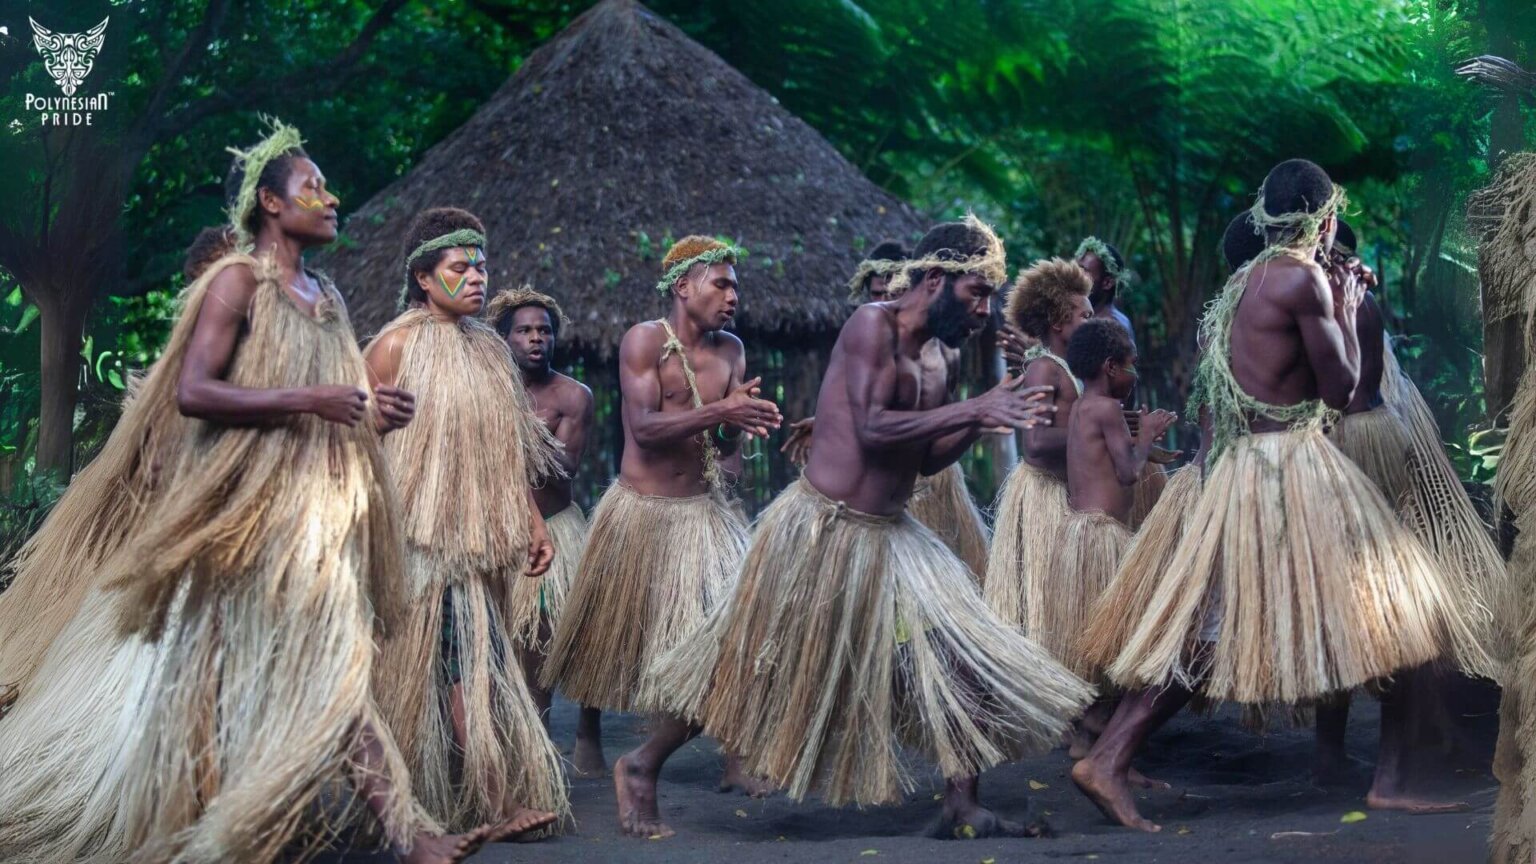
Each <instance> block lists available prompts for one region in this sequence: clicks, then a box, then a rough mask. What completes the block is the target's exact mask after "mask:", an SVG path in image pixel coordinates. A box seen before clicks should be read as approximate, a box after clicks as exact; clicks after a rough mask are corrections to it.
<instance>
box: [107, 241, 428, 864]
mask: <svg viewBox="0 0 1536 864" xmlns="http://www.w3.org/2000/svg"><path fill="white" fill-rule="evenodd" d="M255 270H256V276H257V286H258V287H257V290H256V293H255V296H254V299H253V301H252V305H251V308H250V310H249V315H248V324H249V327H248V332H247V334H246V336H245V337H244V339H243V341H242V342H241V343H240V345H239V346H238V349H237V351H236V353H235V357H234V359H233V361H232V363H231V365H230V369H229V372H228V375H227V380H228V381H229V382H230V383H232V384H234V385H236V386H239V387H251V388H273V387H303V386H313V385H320V384H329V385H337V384H342V385H353V386H357V387H365V386H366V385H367V373H366V370H365V367H364V365H363V360H362V356H361V355H360V354H359V353H358V350H357V343H356V339H355V337H354V336H353V333H352V328H351V326H350V325H349V324H348V322H347V319H346V316H345V312H344V310H343V307H342V305H341V298H340V295H339V294H337V292H336V290H335V288H334V286H332V285H330V284H329V282H323V290H324V294H323V296H322V298H321V300H320V302H319V303H318V304H317V306H316V308H315V311H314V314H313V316H311V315H310V314H308V313H306V312H305V311H303V310H301V309H299V307H298V306H297V305H296V304H295V303H294V301H293V300H292V298H291V297H290V296H289V295H288V293H287V291H286V290H285V289H284V287H283V286H282V284H281V282H280V279H279V274H278V271H277V268H276V267H275V265H273V263H272V262H271V260H270V259H264V260H263V261H261V262H258V263H257V265H256V267H255ZM141 398H144V397H141ZM194 427H195V428H194V432H193V440H192V442H190V444H189V446H187V447H186V448H184V449H183V451H182V452H181V454H180V458H179V460H178V464H177V465H175V466H174V467H173V468H172V469H171V474H170V475H169V476H171V477H173V478H175V482H174V485H172V486H170V487H168V488H167V489H166V490H165V492H164V494H163V495H162V496H161V497H160V499H159V500H158V501H157V502H156V503H155V505H154V506H153V507H152V508H151V510H150V511H149V512H148V513H147V514H146V516H145V520H144V523H145V524H144V527H143V528H142V530H141V531H140V532H139V533H138V535H137V536H136V537H134V538H131V539H130V540H129V542H128V543H126V544H125V545H124V546H123V547H122V548H121V549H120V550H119V551H118V552H117V554H116V555H114V556H113V558H112V559H111V560H109V561H107V562H106V563H105V564H104V565H103V570H104V578H106V579H109V580H111V582H112V584H114V585H115V586H117V587H119V588H121V589H122V592H121V595H120V597H119V602H116V603H115V604H114V605H115V606H117V607H119V608H118V612H119V613H120V614H121V615H122V617H123V618H124V619H125V620H124V623H125V624H126V625H127V626H128V629H129V630H131V631H135V632H144V633H149V634H154V635H159V636H160V645H159V652H160V653H159V658H158V659H159V666H158V668H157V670H156V673H155V675H156V679H155V681H154V682H153V683H152V684H151V686H150V689H149V693H150V700H149V704H148V707H147V709H146V710H147V715H146V716H145V718H144V719H143V721H142V724H140V725H138V726H137V728H135V729H134V738H133V740H132V741H131V742H129V747H128V752H127V753H126V754H125V755H124V757H123V759H122V760H120V761H119V762H115V763H114V769H113V770H114V771H120V772H121V773H122V777H123V779H122V780H121V781H120V782H122V784H123V786H124V791H123V794H122V798H121V800H120V807H121V812H120V813H119V814H118V818H119V819H121V820H122V824H123V826H124V830H125V831H126V836H127V842H128V846H129V848H131V849H133V850H135V852H134V854H133V856H132V860H133V861H135V862H149V864H158V862H169V861H178V862H180V861H187V862H203V861H209V862H212V861H251V862H263V861H273V860H276V859H277V858H278V857H279V856H280V855H288V856H292V857H296V858H299V859H303V858H306V857H309V856H310V855H312V854H314V853H315V852H316V851H318V848H319V847H320V846H321V845H322V844H324V843H325V842H327V841H328V840H329V839H330V838H331V837H332V836H333V834H334V828H335V827H337V826H338V825H339V824H340V823H344V822H346V821H349V817H350V815H352V814H351V812H347V813H342V814H339V815H337V816H333V818H330V819H326V818H322V817H321V815H320V814H321V810H320V808H321V805H322V803H323V802H324V801H326V800H328V799H330V798H331V796H330V795H329V794H328V793H331V792H333V791H334V790H335V789H337V787H338V785H339V784H343V783H346V782H347V781H348V780H349V779H350V778H351V777H353V776H355V775H356V774H357V773H358V772H361V771H363V770H365V766H364V765H363V764H362V763H361V762H359V761H358V758H359V755H360V754H361V753H362V750H363V745H364V744H365V741H366V738H367V735H368V730H372V733H373V734H374V735H375V736H377V738H376V741H377V743H378V745H379V749H380V750H381V752H382V760H383V767H384V770H386V771H387V772H388V776H389V778H390V779H391V781H392V782H393V783H394V788H395V790H396V794H395V795H394V796H393V798H392V799H391V800H390V801H389V802H388V805H387V806H388V810H389V818H387V819H386V820H385V822H386V824H387V825H388V826H389V827H390V829H391V830H392V831H394V832H395V833H394V835H393V836H392V839H394V840H396V841H398V842H409V839H410V837H411V836H412V834H413V833H414V831H415V830H417V828H418V827H419V826H422V825H429V824H430V820H426V819H425V817H424V816H423V815H422V814H421V813H420V812H419V811H418V810H417V809H416V808H415V806H414V803H413V801H412V800H411V798H410V796H409V793H408V792H407V791H406V790H408V789H409V788H410V786H409V774H408V772H407V771H406V770H405V766H404V761H403V759H402V758H401V756H400V753H399V751H398V750H397V749H396V748H395V746H394V742H393V740H392V739H391V738H389V736H388V732H387V730H386V729H385V727H384V726H383V724H382V723H381V722H380V721H379V718H378V711H377V708H376V706H375V704H374V702H373V697H372V691H371V687H370V674H371V671H372V663H373V653H374V644H373V637H374V632H375V628H374V626H373V625H374V610H375V609H383V610H386V615H388V616H389V617H388V618H387V620H389V621H391V622H395V623H398V622H399V620H400V619H399V617H398V612H397V611H396V610H398V609H399V608H400V604H398V602H397V600H396V593H395V592H399V591H400V589H401V587H402V583H403V579H402V577H401V574H400V566H401V562H400V555H399V545H398V544H399V536H400V535H399V528H398V523H397V522H396V520H395V506H396V505H395V503H394V499H393V497H392V494H391V489H390V487H389V484H388V483H387V478H386V477H385V473H384V472H385V468H384V465H383V460H382V454H381V452H380V449H379V442H378V436H377V434H376V433H375V432H374V429H373V426H372V424H371V423H362V424H359V425H358V426H356V427H347V426H343V425H340V424H334V423H327V422H325V421H324V420H321V419H320V418H318V417H314V416H311V415H295V416H292V417H288V418H285V419H282V420H279V421H272V422H269V423H266V424H263V425H261V426H259V427H230V426H222V425H217V424H211V423H204V422H201V421H199V422H196V423H194ZM370 578H371V579H372V585H371V586H370V585H369V584H367V583H365V580H367V579H370ZM370 587H371V588H372V591H371V592H370V590H369V588H370ZM370 593H372V595H373V596H372V598H371V597H370ZM112 782H117V781H112ZM357 803H358V802H356V801H355V799H354V800H353V812H355V807H356V805H357ZM317 820H318V821H317Z"/></svg>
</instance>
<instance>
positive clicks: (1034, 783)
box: [1029, 780, 1051, 792]
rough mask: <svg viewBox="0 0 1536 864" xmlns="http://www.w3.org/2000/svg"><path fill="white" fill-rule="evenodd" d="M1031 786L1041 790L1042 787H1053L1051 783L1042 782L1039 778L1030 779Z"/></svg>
mask: <svg viewBox="0 0 1536 864" xmlns="http://www.w3.org/2000/svg"><path fill="white" fill-rule="evenodd" d="M1029 788H1031V789H1033V790H1035V791H1036V792H1039V791H1040V790H1041V789H1049V788H1051V785H1050V784H1049V783H1041V782H1040V781H1039V780H1031V781H1029Z"/></svg>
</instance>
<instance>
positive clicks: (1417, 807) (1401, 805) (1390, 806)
mask: <svg viewBox="0 0 1536 864" xmlns="http://www.w3.org/2000/svg"><path fill="white" fill-rule="evenodd" d="M1365 806H1367V807H1369V808H1371V809H1372V810H1397V811H1400V812H1403V813H1411V814H1413V815H1415V816H1423V815H1426V814H1430V813H1460V812H1462V811H1464V810H1470V809H1472V808H1471V806H1470V805H1469V804H1467V802H1465V801H1431V800H1429V799H1428V798H1415V797H1413V796H1411V795H1385V794H1381V795H1378V794H1377V793H1376V790H1374V789H1373V790H1371V792H1370V794H1368V795H1366V796H1365Z"/></svg>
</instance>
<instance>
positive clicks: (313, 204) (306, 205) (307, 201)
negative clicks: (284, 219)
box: [293, 195, 325, 210]
mask: <svg viewBox="0 0 1536 864" xmlns="http://www.w3.org/2000/svg"><path fill="white" fill-rule="evenodd" d="M293 203H295V204H297V205H299V207H300V208H301V209H304V210H323V209H324V208H325V199H323V198H318V197H317V198H306V197H304V196H303V195H295V196H293Z"/></svg>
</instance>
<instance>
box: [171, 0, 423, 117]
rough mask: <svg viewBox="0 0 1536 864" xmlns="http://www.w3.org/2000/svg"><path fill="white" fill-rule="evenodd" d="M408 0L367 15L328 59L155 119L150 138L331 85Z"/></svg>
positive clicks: (389, 3) (391, 0) (394, 1)
mask: <svg viewBox="0 0 1536 864" xmlns="http://www.w3.org/2000/svg"><path fill="white" fill-rule="evenodd" d="M407 2H408V0H387V2H385V3H384V5H382V6H380V7H379V9H378V11H376V12H374V13H373V17H371V18H369V19H368V23H367V24H365V25H363V29H362V30H361V31H360V32H359V33H358V34H357V38H356V39H353V40H352V44H350V45H348V46H347V47H346V48H345V49H344V50H343V51H342V52H341V53H340V54H337V55H336V56H335V57H332V58H331V59H330V60H328V61H326V62H324V63H319V64H316V65H313V66H307V67H304V68H302V69H298V70H296V71H294V72H290V73H288V74H287V75H284V76H282V77H280V78H270V79H258V80H256V81H253V82H251V83H250V84H248V85H247V86H246V87H244V88H242V89H240V90H236V91H232V92H223V93H217V94H214V95H213V96H210V97H208V98H207V99H203V100H201V101H199V102H195V103H193V104H192V105H189V106H187V107H186V108H183V109H181V110H180V111H177V112H176V113H174V114H171V115H170V116H168V117H165V118H163V119H162V120H161V121H160V122H158V123H155V126H154V129H155V134H154V136H153V138H159V137H160V133H162V132H165V131H167V130H168V131H170V132H172V133H181V132H184V131H186V130H188V129H191V128H193V127H194V126H196V125H197V124H199V123H201V122H202V121H204V120H206V119H208V118H209V117H213V116H216V115H218V114H222V113H224V112H225V111H228V110H230V109H232V108H234V107H235V106H237V105H247V104H251V103H259V102H262V101H264V100H265V99H266V98H267V97H269V96H271V95H273V94H275V93H281V92H283V91H285V90H298V89H307V88H308V87H312V86H314V85H315V84H317V83H319V82H322V81H323V82H325V83H326V84H327V85H330V86H334V85H336V84H338V83H340V82H341V81H344V80H345V79H346V78H347V77H348V76H350V75H351V74H353V73H354V72H355V71H356V66H357V64H358V62H359V61H361V60H362V58H363V55H364V54H366V53H367V51H368V49H369V48H370V47H372V45H373V41H374V39H376V38H377V37H378V35H379V32H380V31H382V30H383V29H384V28H385V27H387V26H389V23H390V22H391V21H392V20H393V19H394V17H395V13H397V12H399V11H400V9H401V8H402V7H404V6H405V4H406V3H407Z"/></svg>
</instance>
